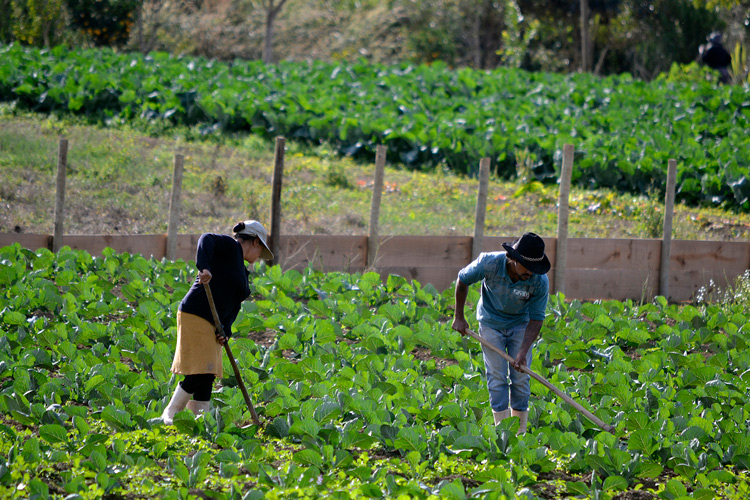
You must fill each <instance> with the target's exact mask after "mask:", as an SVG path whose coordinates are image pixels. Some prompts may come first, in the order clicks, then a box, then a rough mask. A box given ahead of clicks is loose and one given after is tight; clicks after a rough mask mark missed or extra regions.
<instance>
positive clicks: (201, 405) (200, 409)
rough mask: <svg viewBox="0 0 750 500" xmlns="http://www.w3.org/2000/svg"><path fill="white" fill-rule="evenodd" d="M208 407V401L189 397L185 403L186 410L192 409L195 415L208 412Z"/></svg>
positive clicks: (209, 404) (209, 403)
mask: <svg viewBox="0 0 750 500" xmlns="http://www.w3.org/2000/svg"><path fill="white" fill-rule="evenodd" d="M210 407H211V402H210V401H196V400H194V399H191V400H190V401H188V404H187V408H188V410H190V411H192V412H193V413H194V414H195V416H196V417H197V416H199V415H201V414H203V413H208V410H209V409H210Z"/></svg>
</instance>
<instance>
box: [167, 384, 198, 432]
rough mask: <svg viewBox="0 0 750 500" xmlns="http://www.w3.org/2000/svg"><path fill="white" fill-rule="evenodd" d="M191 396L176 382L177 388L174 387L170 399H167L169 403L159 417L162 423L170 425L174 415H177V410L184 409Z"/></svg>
mask: <svg viewBox="0 0 750 500" xmlns="http://www.w3.org/2000/svg"><path fill="white" fill-rule="evenodd" d="M191 397H192V396H191V395H190V394H188V393H187V392H185V391H184V390H183V389H182V387H180V384H177V389H175V391H174V394H172V399H170V400H169V404H168V405H167V407H166V408H164V413H162V414H161V419H162V420H163V421H164V423H165V424H167V425H172V423H173V422H174V416H175V415H177V412H179V411H182V410H184V409H185V406H186V405H187V404H188V401H190V398H191Z"/></svg>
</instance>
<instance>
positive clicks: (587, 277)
mask: <svg viewBox="0 0 750 500" xmlns="http://www.w3.org/2000/svg"><path fill="white" fill-rule="evenodd" d="M565 280H566V281H565V297H566V298H568V299H578V300H599V299H602V300H620V301H622V300H627V299H632V300H636V301H640V300H641V299H643V300H645V301H650V300H651V299H652V298H653V297H655V296H656V293H657V289H658V287H659V272H658V270H657V271H656V273H654V272H653V271H649V270H647V269H566V271H565Z"/></svg>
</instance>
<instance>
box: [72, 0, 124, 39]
mask: <svg viewBox="0 0 750 500" xmlns="http://www.w3.org/2000/svg"><path fill="white" fill-rule="evenodd" d="M65 2H66V4H67V7H68V11H69V12H70V18H71V23H72V25H73V26H74V27H76V28H77V29H78V30H79V31H81V32H83V33H85V34H86V35H87V36H88V37H89V38H90V39H91V40H92V41H93V42H94V44H95V45H97V46H107V47H109V46H118V45H123V44H124V43H125V42H127V41H128V37H129V36H130V30H131V29H132V28H133V26H134V24H135V17H136V9H138V4H139V1H138V0H65Z"/></svg>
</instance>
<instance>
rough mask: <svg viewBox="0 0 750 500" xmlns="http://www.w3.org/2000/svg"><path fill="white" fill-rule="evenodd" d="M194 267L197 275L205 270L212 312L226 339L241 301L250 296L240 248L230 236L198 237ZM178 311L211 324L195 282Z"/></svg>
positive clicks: (203, 295)
mask: <svg viewBox="0 0 750 500" xmlns="http://www.w3.org/2000/svg"><path fill="white" fill-rule="evenodd" d="M195 264H196V267H197V268H198V270H199V271H201V270H203V269H207V270H208V271H210V272H211V275H212V278H211V282H210V283H209V284H210V286H211V294H212V295H213V297H214V303H215V304H216V312H217V313H218V315H219V320H220V321H221V325H222V327H223V328H224V333H225V334H226V335H231V334H232V323H234V320H235V319H237V314H238V313H239V312H240V307H241V305H242V301H243V300H245V299H246V298H247V297H248V296H249V295H250V284H249V282H248V276H249V275H250V272H249V271H248V270H247V268H246V267H245V261H244V259H243V257H242V246H241V245H240V244H239V242H237V240H235V239H234V238H232V237H231V236H227V235H223V234H212V233H205V234H202V235H201V237H200V239H199V240H198V250H197V252H196V255H195ZM180 311H183V312H186V313H190V314H195V315H197V316H200V317H201V318H204V319H206V320H207V321H209V322H210V323H212V324H213V322H214V318H213V314H212V313H211V307H210V306H209V304H208V297H207V296H206V290H205V289H204V288H203V285H201V284H200V283H199V282H198V278H196V279H195V281H194V282H193V285H192V286H191V287H190V290H189V291H188V293H187V294H185V297H184V298H183V299H182V302H180Z"/></svg>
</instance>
